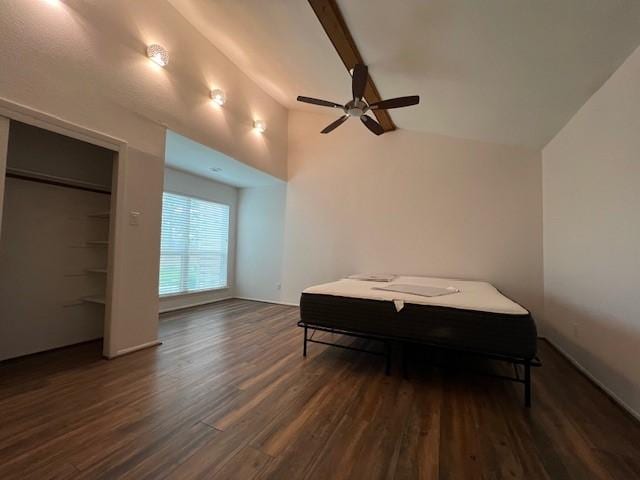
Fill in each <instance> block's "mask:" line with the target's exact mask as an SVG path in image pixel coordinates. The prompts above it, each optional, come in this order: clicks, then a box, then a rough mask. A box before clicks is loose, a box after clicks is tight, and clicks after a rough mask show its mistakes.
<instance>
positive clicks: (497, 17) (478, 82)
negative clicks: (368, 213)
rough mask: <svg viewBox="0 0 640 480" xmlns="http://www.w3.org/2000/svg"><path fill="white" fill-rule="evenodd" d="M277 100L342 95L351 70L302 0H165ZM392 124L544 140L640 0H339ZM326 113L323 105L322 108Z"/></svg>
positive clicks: (636, 16)
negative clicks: (406, 101)
mask: <svg viewBox="0 0 640 480" xmlns="http://www.w3.org/2000/svg"><path fill="white" fill-rule="evenodd" d="M169 1H170V3H172V4H173V5H174V6H175V7H176V8H177V9H178V10H179V11H180V12H181V13H182V14H183V15H184V16H185V17H186V18H187V19H188V20H189V21H190V22H191V23H192V24H193V25H194V26H195V27H196V28H197V29H198V30H199V31H200V32H201V33H202V34H203V35H205V36H206V37H207V38H208V39H209V40H210V41H211V42H212V43H213V44H215V45H216V46H217V47H218V48H219V49H220V50H221V51H222V52H223V53H225V54H226V55H227V56H228V57H229V58H230V59H231V60H232V61H233V62H234V63H236V64H237V65H238V66H239V67H240V68H241V69H242V70H243V71H244V72H245V73H246V74H247V75H248V76H249V77H251V78H252V79H253V80H255V81H256V82H257V83H259V84H260V85H261V86H262V87H263V88H264V89H265V90H266V91H267V92H268V93H270V94H271V95H272V96H273V97H274V98H275V99H276V100H278V101H279V102H281V103H282V104H283V105H285V106H287V107H289V108H293V109H302V110H309V109H314V110H315V111H318V109H321V107H309V106H304V105H302V104H299V103H298V102H296V101H295V98H296V96H297V95H307V96H313V97H319V98H326V99H328V100H334V101H338V102H340V103H343V102H345V101H346V100H347V99H348V97H349V95H350V85H349V76H348V74H347V72H346V71H345V69H344V67H343V65H342V63H341V61H340V59H339V58H338V56H337V54H336V53H335V51H334V50H333V46H332V45H331V43H330V42H329V39H328V38H327V36H326V34H325V33H324V31H323V30H322V27H321V26H320V24H319V22H318V20H317V19H316V17H315V15H314V13H313V11H312V10H311V7H309V5H308V3H307V2H306V1H304V0H269V1H268V2H265V1H264V0H241V1H238V0H169ZM338 3H339V6H340V8H341V10H342V12H343V15H344V17H345V20H346V22H347V25H348V26H349V28H350V30H351V32H352V34H353V37H354V39H355V42H356V44H357V45H358V47H359V49H360V52H361V53H362V56H363V58H364V60H365V62H366V63H367V64H368V65H369V68H370V72H371V74H372V76H373V78H374V80H375V82H376V84H377V86H378V90H379V91H380V93H381V95H382V97H383V98H390V97H395V96H400V95H409V94H419V95H420V96H421V99H422V101H421V104H420V105H419V106H417V107H411V108H407V109H403V110H394V111H391V113H392V118H393V119H394V121H395V122H396V124H397V125H398V127H400V128H406V129H410V130H421V131H427V132H432V133H439V134H443V135H450V136H454V137H462V138H470V139H476V140H481V141H487V142H498V143H506V144H516V145H524V146H529V147H534V148H541V147H543V146H544V145H545V144H546V143H547V142H548V141H549V140H550V139H551V138H553V136H554V135H555V134H556V133H557V132H558V131H559V130H560V128H562V126H564V124H565V123H566V122H567V121H568V120H569V119H570V118H571V116H572V115H573V114H574V113H575V112H576V111H577V110H578V109H579V108H580V106H582V104H583V103H584V102H585V101H586V100H587V99H588V98H589V97H590V96H591V95H592V94H593V93H594V92H595V91H596V90H597V89H598V88H599V87H600V86H601V85H602V84H603V83H604V81H605V80H606V79H607V78H608V77H609V76H610V75H611V74H612V73H613V72H614V71H615V70H616V68H617V67H618V66H619V65H620V64H621V63H622V62H623V61H624V59H625V58H627V57H628V56H629V55H630V54H631V52H632V51H633V50H634V49H635V48H636V47H637V46H638V44H640V1H638V0H522V1H512V0H483V1H478V0H403V1H401V2H395V1H394V2H392V1H388V0H339V2H338ZM328 113H330V112H328Z"/></svg>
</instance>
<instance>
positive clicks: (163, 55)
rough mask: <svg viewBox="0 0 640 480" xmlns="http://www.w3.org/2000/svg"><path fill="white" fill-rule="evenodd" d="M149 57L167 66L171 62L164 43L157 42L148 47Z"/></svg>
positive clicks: (154, 61)
mask: <svg viewBox="0 0 640 480" xmlns="http://www.w3.org/2000/svg"><path fill="white" fill-rule="evenodd" d="M147 57H149V60H151V61H152V62H153V63H155V64H157V65H160V66H161V67H166V66H167V64H168V63H169V52H167V50H166V49H165V48H164V47H163V46H162V45H158V44H155V43H154V44H153V45H149V46H148V47H147Z"/></svg>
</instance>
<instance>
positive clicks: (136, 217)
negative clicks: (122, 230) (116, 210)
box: [129, 210, 140, 226]
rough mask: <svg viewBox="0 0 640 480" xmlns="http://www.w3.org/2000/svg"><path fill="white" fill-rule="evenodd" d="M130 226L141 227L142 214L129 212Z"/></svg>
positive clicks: (133, 211)
mask: <svg viewBox="0 0 640 480" xmlns="http://www.w3.org/2000/svg"><path fill="white" fill-rule="evenodd" d="M129 225H133V226H138V225H140V212H136V211H135V210H131V211H130V212H129Z"/></svg>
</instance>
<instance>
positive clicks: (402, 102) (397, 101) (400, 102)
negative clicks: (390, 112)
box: [369, 95, 420, 110]
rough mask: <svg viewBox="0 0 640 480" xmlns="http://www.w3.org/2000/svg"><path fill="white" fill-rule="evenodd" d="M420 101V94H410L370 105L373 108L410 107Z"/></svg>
mask: <svg viewBox="0 0 640 480" xmlns="http://www.w3.org/2000/svg"><path fill="white" fill-rule="evenodd" d="M418 103H420V96H419V95H410V96H408V97H398V98H390V99H389V100H381V101H379V102H375V103H372V104H371V105H369V109H371V110H387V109H389V108H402V107H410V106H411V105H417V104H418Z"/></svg>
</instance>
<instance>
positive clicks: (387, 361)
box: [384, 342, 391, 375]
mask: <svg viewBox="0 0 640 480" xmlns="http://www.w3.org/2000/svg"><path fill="white" fill-rule="evenodd" d="M384 357H385V362H384V374H385V375H389V374H390V373H391V346H390V345H389V342H384Z"/></svg>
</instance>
